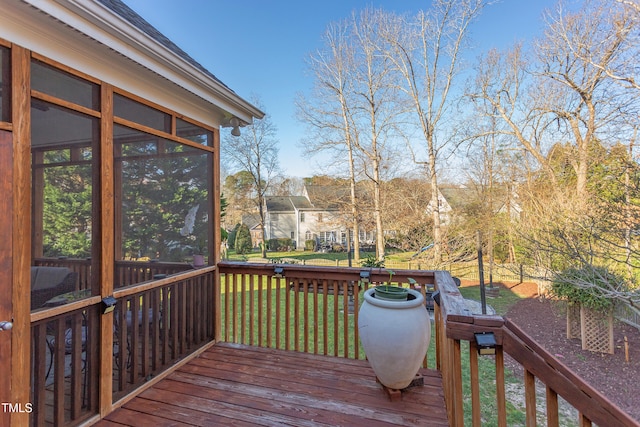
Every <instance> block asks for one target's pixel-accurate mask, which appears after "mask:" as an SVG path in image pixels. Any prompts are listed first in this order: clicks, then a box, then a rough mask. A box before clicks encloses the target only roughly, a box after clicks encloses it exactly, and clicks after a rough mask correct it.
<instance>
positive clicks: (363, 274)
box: [360, 270, 371, 283]
mask: <svg viewBox="0 0 640 427" xmlns="http://www.w3.org/2000/svg"><path fill="white" fill-rule="evenodd" d="M370 278H371V272H369V271H366V270H362V271H360V281H361V282H364V283H369V279H370Z"/></svg>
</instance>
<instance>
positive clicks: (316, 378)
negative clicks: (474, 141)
mask: <svg viewBox="0 0 640 427" xmlns="http://www.w3.org/2000/svg"><path fill="white" fill-rule="evenodd" d="M421 374H422V375H423V376H424V386H420V387H412V388H409V389H407V390H406V391H404V392H403V395H402V401H400V402H391V401H390V400H389V398H388V397H387V395H386V394H385V392H384V391H383V389H382V387H381V386H380V385H379V384H377V383H376V380H375V375H374V373H373V370H372V369H371V368H370V367H369V364H368V362H367V361H364V360H352V359H345V358H337V357H326V356H318V355H312V354H306V353H298V352H290V351H284V350H273V349H266V348H260V347H249V346H244V345H238V344H228V343H219V344H216V345H214V346H213V347H211V348H210V349H208V350H207V351H205V352H204V353H203V354H202V355H200V357H198V358H197V359H194V360H192V361H190V362H189V363H187V364H186V365H184V366H183V367H181V368H179V369H178V370H176V371H175V372H173V373H172V374H171V375H170V376H168V377H167V378H165V379H164V380H162V381H160V382H159V383H158V384H156V385H155V386H153V387H152V388H150V389H148V390H146V391H144V392H143V393H141V394H140V395H139V396H137V397H136V398H134V399H133V400H131V401H129V402H128V403H126V404H125V405H123V406H122V407H121V408H120V409H118V410H116V411H114V412H113V413H111V414H110V415H108V416H107V417H106V418H105V419H104V420H102V421H100V422H99V423H98V424H96V425H97V426H101V427H104V426H122V425H126V426H136V427H140V426H147V425H148V426H154V427H155V426H169V425H171V426H181V425H184V426H192V425H195V426H212V425H228V424H232V425H234V426H235V425H237V426H244V425H246V426H249V425H265V426H281V425H292V426H317V425H331V426H339V425H343V426H359V425H362V426H368V427H369V426H383V425H384V426H388V425H428V426H448V422H447V413H446V408H445V403H444V395H443V391H442V380H441V377H440V373H439V372H438V371H436V370H426V369H425V370H422V371H421Z"/></svg>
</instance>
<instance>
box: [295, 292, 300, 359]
mask: <svg viewBox="0 0 640 427" xmlns="http://www.w3.org/2000/svg"><path fill="white" fill-rule="evenodd" d="M293 349H294V350H295V351H300V292H297V291H295V292H294V293H293Z"/></svg>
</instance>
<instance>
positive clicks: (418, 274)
mask: <svg viewBox="0 0 640 427" xmlns="http://www.w3.org/2000/svg"><path fill="white" fill-rule="evenodd" d="M276 267H278V268H282V269H283V276H285V277H286V276H287V275H291V276H295V277H296V278H301V279H317V278H323V279H333V280H344V279H347V280H359V278H360V272H362V271H367V272H369V280H370V281H371V282H378V283H381V282H388V281H389V278H390V273H391V281H392V282H407V281H408V279H409V278H412V279H414V280H415V281H416V282H417V283H419V284H421V285H424V284H435V283H436V282H435V276H436V273H437V272H435V271H425V270H392V269H385V268H377V267H375V268H371V267H326V266H309V265H300V264H282V263H275V264H274V263H270V264H262V263H249V262H231V261H221V262H219V263H218V268H219V269H220V272H221V273H232V272H242V273H249V274H264V275H273V274H274V272H275V268H276ZM454 286H455V285H454Z"/></svg>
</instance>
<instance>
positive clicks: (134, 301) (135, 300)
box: [129, 296, 141, 384]
mask: <svg viewBox="0 0 640 427" xmlns="http://www.w3.org/2000/svg"><path fill="white" fill-rule="evenodd" d="M130 304H131V305H130V313H131V318H130V321H131V325H130V328H131V334H130V340H131V348H130V349H129V351H130V354H131V378H130V379H129V381H130V382H131V383H132V384H135V383H136V381H137V380H138V375H139V372H140V371H139V364H138V359H139V356H138V353H139V345H140V344H139V336H140V332H139V327H138V325H139V323H138V316H140V315H141V313H140V298H139V297H136V296H134V297H132V298H131V300H130Z"/></svg>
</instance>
